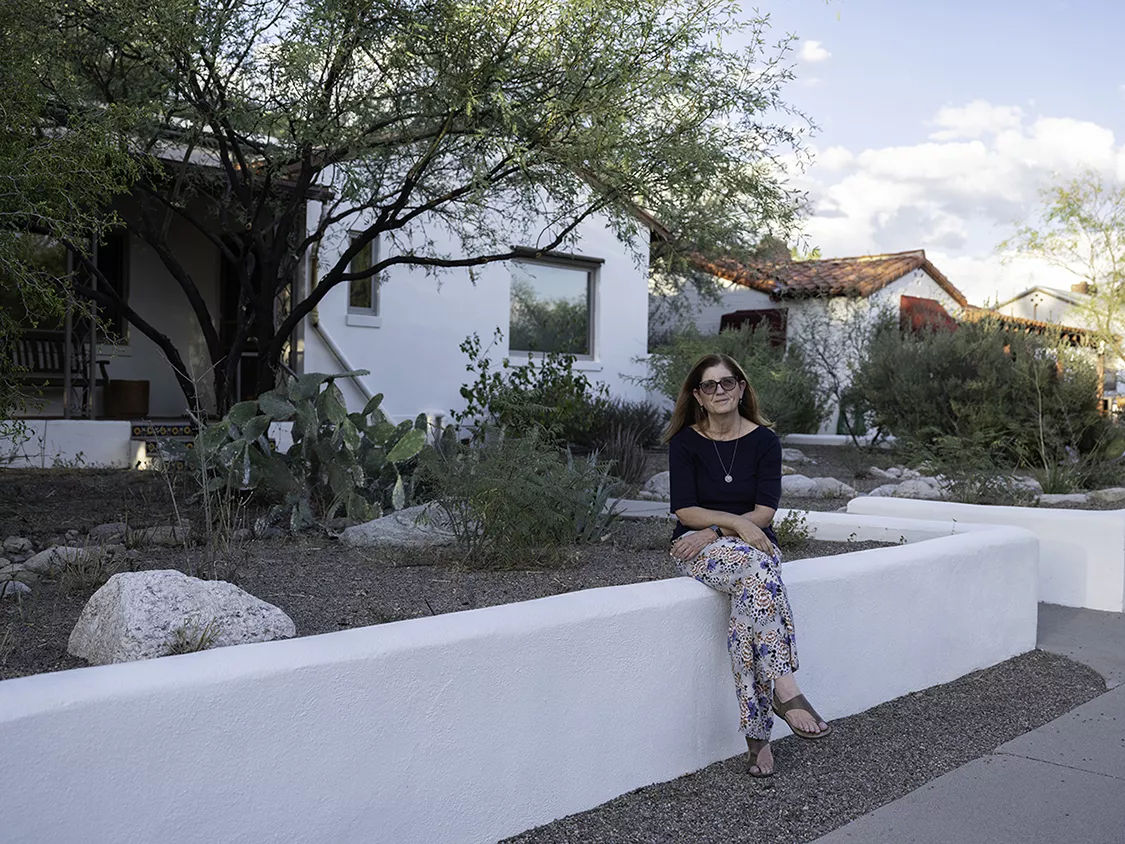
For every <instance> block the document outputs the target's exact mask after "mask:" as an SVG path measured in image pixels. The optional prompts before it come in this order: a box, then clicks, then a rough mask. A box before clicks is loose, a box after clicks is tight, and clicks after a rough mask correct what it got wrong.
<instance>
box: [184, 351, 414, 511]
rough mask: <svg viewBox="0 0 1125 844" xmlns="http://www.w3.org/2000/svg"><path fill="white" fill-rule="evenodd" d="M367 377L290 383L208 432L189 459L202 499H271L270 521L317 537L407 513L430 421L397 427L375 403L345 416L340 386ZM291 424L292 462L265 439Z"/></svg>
mask: <svg viewBox="0 0 1125 844" xmlns="http://www.w3.org/2000/svg"><path fill="white" fill-rule="evenodd" d="M366 374H367V373H366V372H357V373H343V374H340V375H323V374H320V373H315V372H314V373H306V374H304V375H300V376H298V377H296V378H294V377H290V378H288V379H287V380H286V382H285V383H284V384H283V385H282V386H280V387H278V388H277V389H275V390H270V391H269V392H267V393H263V394H262V395H261V396H259V397H258V398H257V399H256V400H254V401H244V402H239V403H238V404H236V405H235V406H234V407H232V408H231V409H230V412H229V413H228V414H227V415H226V416H225V417H223V419H222V420H220V421H219V422H217V423H215V424H213V425H210V426H208V427H207V428H205V429H203V430H202V431H201V432H200V434H199V437H198V438H197V441H196V447H195V449H193V454H191V457H190V459H191V460H193V461H195V462H196V465H198V466H200V467H202V468H203V471H202V473H201V475H200V477H201V480H202V483H203V487H204V492H207V493H209V492H216V491H219V490H222V489H240V490H255V491H262V492H266V493H269V494H270V495H272V496H274V497H276V498H279V499H280V500H281V501H282V503H281V504H279V505H276V507H277V509H276V510H275V512H274V513H273V516H272V518H273V519H274V520H277V519H280V518H282V517H283V518H285V519H286V520H287V521H288V524H289V527H290V529H291V530H294V531H298V530H304V529H307V528H311V527H314V526H315V525H317V524H318V522H320V521H327V520H328V519H331V518H333V517H334V516H335V515H336V514H337V513H339V512H340V511H341V510H343V511H344V512H345V513H346V514H347V516H348V518H350V519H353V520H355V521H366V520H368V519H372V518H377V517H379V516H381V515H382V514H383V511H384V509H385V508H392V509H396V510H397V509H401V508H402V507H405V506H406V505H407V503H408V502H409V500H410V498H411V491H412V477H411V476H412V473H413V467H414V465H415V464H416V460H415V458H416V457H417V455H418V454H419V453H420V452H421V451H422V449H423V447H424V446H425V442H426V429H427V420H426V417H425V416H424V415H421V416H419V417H418V418H417V419H415V420H414V421H412V422H411V421H406V422H402V423H401V424H399V425H394V424H392V423H391V422H390V421H389V420H388V419H387V417H386V414H384V413H383V412H382V410H380V409H379V405H380V403H381V402H382V399H383V396H382V394H379V395H377V396H375V397H374V398H372V399H371V401H369V402H368V403H367V406H366V407H364V409H363V410H362V411H360V412H357V413H348V409H347V405H346V404H345V402H344V396H343V394H342V393H341V392H340V388H339V387H338V386H337V385H336V381H337V380H338V379H340V378H345V377H350V376H351V375H366ZM288 419H292V420H293V445H292V447H291V448H290V449H289V451H288V452H287V453H284V454H283V453H281V452H279V451H277V450H275V449H274V447H273V444H272V443H271V442H270V441H269V439H268V438H267V433H268V431H269V427H270V425H271V423H273V422H279V421H284V420H288Z"/></svg>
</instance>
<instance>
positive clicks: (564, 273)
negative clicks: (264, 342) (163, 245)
mask: <svg viewBox="0 0 1125 844" xmlns="http://www.w3.org/2000/svg"><path fill="white" fill-rule="evenodd" d="M124 201H125V202H128V201H129V200H128V199H127V198H126V199H125V200H124ZM317 205H318V201H317V200H315V199H313V200H312V201H311V202H310V208H309V219H310V220H315V219H316V218H317V217H316V215H317V214H318V213H319V209H318V208H317ZM536 222H537V221H533V220H532V221H528V226H527V228H528V230H534V229H535V228H536V227H535V225H534V224H535V223H536ZM168 225H169V226H170V230H169V241H170V243H171V245H172V249H173V251H174V252H175V253H176V254H177V256H178V257H179V259H180V260H181V261H182V262H183V263H184V264H185V265H186V266H187V268H188V269H189V271H190V272H191V274H192V276H193V278H194V279H195V281H196V283H197V284H198V286H199V287H200V292H201V293H202V295H203V298H204V300H205V301H206V304H207V306H208V309H209V310H210V312H211V314H212V315H213V317H214V320H215V322H216V327H217V328H218V329H219V333H220V335H222V336H224V337H225V336H228V332H229V331H230V330H231V329H232V328H233V325H234V320H235V319H236V314H237V309H238V308H239V307H240V302H239V289H238V283H237V281H232V279H231V277H230V274H229V273H227V272H225V271H224V266H223V260H222V259H221V256H220V253H219V250H218V249H217V247H216V246H215V245H214V244H213V243H211V242H210V241H209V240H208V239H207V238H206V237H205V236H203V235H202V234H200V233H199V232H198V231H196V230H194V229H192V228H191V227H190V226H189V225H187V224H186V223H184V222H183V221H182V220H181V219H179V218H178V217H175V216H172V217H170V219H169V221H168ZM539 228H542V227H539ZM431 236H432V235H431ZM33 237H36V238H38V239H39V240H41V241H42V243H41V244H38V245H39V246H40V247H41V250H40V251H41V252H42V254H43V257H44V264H45V266H48V267H53V268H55V271H57V272H58V273H59V274H60V275H62V274H65V273H66V272H68V271H69V268H70V267H71V266H72V265H73V262H72V261H70V260H69V259H68V256H67V253H66V249H65V248H63V247H62V246H61V245H59V244H57V243H55V242H53V241H51V240H50V238H48V237H46V236H41V235H33ZM347 237H348V233H347V232H346V231H338V232H332V233H330V235H329V236H328V237H327V238H326V239H325V241H324V243H323V245H322V248H321V255H320V259H319V264H320V265H321V266H331V264H332V263H334V262H335V259H336V256H337V255H339V254H340V252H342V251H343V248H344V245H345V244H346V241H347ZM526 246H527V247H528V250H527V251H528V255H529V257H528V258H527V259H524V260H518V261H513V262H511V263H504V264H491V265H486V266H483V267H480V268H477V269H476V270H474V271H473V272H472V273H471V274H470V271H469V270H465V269H449V270H441V271H438V272H436V273H431V274H429V275H427V274H426V273H424V272H422V271H421V270H418V271H414V270H412V269H409V268H405V267H402V266H396V267H393V268H392V269H391V270H389V271H388V272H387V273H386V274H385V275H383V276H380V277H378V278H377V279H376V280H375V281H370V280H365V281H362V282H355V283H351V284H342V285H340V286H338V287H337V288H335V289H333V290H332V291H331V292H330V293H329V294H328V295H327V296H326V297H325V298H324V300H323V301H322V302H321V303H320V305H319V306H318V308H317V309H316V311H315V312H314V313H313V314H312V315H310V316H309V317H308V318H306V319H305V320H304V322H303V324H302V325H301V326H300V328H299V329H298V331H297V332H296V336H294V337H293V338H292V343H291V346H292V352H291V354H290V355H289V358H288V365H289V366H290V367H291V369H292V370H293V371H295V372H297V373H301V372H329V373H333V372H343V371H345V370H357V369H366V370H370V373H371V374H370V375H366V376H362V377H356V378H354V379H348V380H345V381H344V382H342V384H341V387H342V389H343V392H344V395H345V397H346V399H347V402H348V405H349V407H350V408H351V409H353V410H355V409H359V408H361V407H362V406H363V405H364V404H365V402H366V401H367V399H368V398H369V397H370V396H371V395H372V394H374V393H383V394H384V396H385V398H384V402H383V405H382V406H383V409H384V410H385V411H386V412H387V413H388V414H389V415H390V416H391V417H392V418H394V419H396V420H397V419H406V418H413V417H415V416H416V415H417V414H419V413H426V414H428V415H430V416H431V417H440V416H448V414H449V412H450V410H451V409H459V408H460V407H463V406H464V403H465V402H464V399H463V398H462V397H461V396H460V393H459V390H460V388H461V386H462V385H463V384H464V383H465V382H466V381H467V380H470V378H471V375H470V374H469V373H467V372H466V370H465V364H466V362H467V359H466V357H465V356H464V355H463V354H462V352H461V351H460V349H459V346H460V344H461V343H462V341H464V340H465V338H466V337H467V336H468V335H470V334H473V333H474V332H475V333H477V334H478V335H480V337H481V340H482V342H483V344H484V345H485V346H486V347H487V346H488V345H489V343H490V342H491V339H492V337H493V333H494V331H495V329H497V328H500V329H501V330H502V331H503V332H504V344H503V347H501V348H493V349H491V351H490V356H491V358H492V359H494V360H496V361H499V359H500V358H502V357H509V358H510V359H511V360H513V361H515V362H520V361H526V360H527V359H528V352H527V346H528V345H531V344H538V345H537V349H547V350H551V349H553V348H556V347H557V348H559V349H562V350H566V351H571V352H574V353H575V354H576V355H577V357H578V361H577V363H576V367H575V368H576V369H578V370H580V371H582V372H584V373H586V375H587V376H588V377H589V378H590V379H591V381H601V382H604V383H605V384H606V385H607V386H608V387H609V390H610V392H611V393H612V394H614V395H617V396H621V397H625V398H634V399H636V398H643V397H644V390H643V388H641V387H639V386H637V385H635V384H634V383H633V382H632V381H630V380H628V379H629V378H630V377H631V376H636V375H639V374H642V370H643V363H640V362H638V360H637V359H638V358H639V357H641V356H643V355H644V354H645V352H646V346H647V336H648V335H647V332H648V324H647V300H648V267H647V263H648V231H647V230H645V229H644V227H643V226H642V225H640V224H638V227H637V236H636V238H635V242H634V243H632V244H630V245H626V244H623V243H622V242H621V241H620V240H619V239H618V238H617V237H616V236H615V234H614V233H613V232H612V231H611V230H610V229H609V228H608V227H607V225H606V223H605V221H604V219H598V218H590V219H589V220H587V221H585V222H584V223H583V224H582V225H581V226H580V228H579V229H578V231H577V240H576V241H575V243H574V244H572V245H571V246H569V247H568V249H570V250H571V251H570V252H568V253H566V254H561V253H554V254H550V255H547V256H543V257H539V258H533V257H531V255H532V251H533V247H535V243H534V242H528V243H527V244H526ZM380 248H389V247H386V246H383V245H376V246H375V249H374V250H373V251H375V252H377V251H378V250H379V249H380ZM99 257H100V260H99V265H103V264H104V266H103V267H102V269H103V272H104V273H105V274H106V275H107V277H109V280H110V281H111V282H112V283H113V284H114V285H115V286H116V287H117V288H118V289H119V290H120V291H122V292H123V293H124V295H125V298H126V299H127V301H128V303H129V305H130V306H131V307H132V308H133V309H134V310H136V311H137V312H138V314H139V315H140V316H141V317H143V318H144V319H145V320H147V321H148V322H149V323H151V324H152V326H153V327H154V328H156V329H157V330H158V331H160V332H162V333H164V334H166V335H168V336H169V337H170V338H171V339H172V340H173V342H174V343H175V345H176V347H177V348H178V349H179V351H180V352H181V354H182V355H183V356H184V358H185V364H186V366H187V367H188V369H189V370H190V371H191V375H192V378H193V379H194V380H196V381H197V383H199V384H200V385H201V387H202V392H203V396H204V401H205V403H206V404H208V405H212V406H213V397H212V395H211V379H210V377H209V372H208V369H209V366H210V363H209V358H208V356H207V353H206V347H205V344H204V341H203V337H202V334H201V332H200V330H199V327H198V324H197V322H196V320H195V317H194V315H193V314H192V312H191V310H190V308H189V306H188V302H187V299H186V297H185V294H184V292H183V290H182V289H181V287H180V286H179V285H178V284H177V283H176V281H175V280H174V279H173V277H172V276H171V275H170V274H169V272H168V270H167V269H166V267H165V266H164V264H163V263H162V261H161V260H160V258H159V257H158V255H157V254H156V253H155V252H154V251H153V249H152V248H150V247H149V246H148V245H147V244H146V243H144V242H143V241H141V240H140V239H138V238H136V237H130V236H127V235H124V234H122V235H117V236H115V237H113V238H111V240H110V246H109V247H106V248H103V250H102V254H101V255H100V256H99ZM377 258H378V256H377V255H373V254H364V255H362V256H361V257H360V258H359V259H357V260H359V261H373V260H376V259H377ZM299 275H300V277H299V278H298V281H297V283H298V284H300V285H308V284H310V283H311V284H315V277H314V276H315V267H314V266H313V262H312V261H311V260H309V261H306V265H305V267H304V268H303V272H301V273H300V274H299ZM306 289H307V287H306ZM544 311H546V312H548V314H562V315H563V316H564V317H565V320H563V321H562V322H563V323H564V324H565V326H564V329H560V330H555V328H551V329H550V330H548V329H545V328H544V327H543V320H542V319H540V320H539V321H538V322H537V318H538V317H542V315H543V313H544ZM80 316H81V315H80V314H78V313H76V314H75V318H74V320H73V326H72V329H73V331H72V342H71V343H70V344H69V348H67V350H66V355H67V357H69V358H70V359H71V360H72V361H75V362H77V361H79V359H80V358H81V367H80V368H82V369H86V367H87V364H86V362H85V360H86V358H88V357H89V355H88V354H84V355H80V353H88V350H89V348H90V337H89V332H88V331H85V333H83V331H84V328H83V327H84V326H85V324H86V322H87V321H85V320H82V319H80V318H79V317H80ZM555 322H558V321H557V320H556V321H555ZM552 325H554V322H552ZM40 328H43V326H40ZM46 328H47V329H48V331H47V332H44V333H46V334H48V335H52V336H55V337H57V338H58V340H57V342H56V343H55V345H54V346H53V347H52V351H51V355H52V356H53V363H50V364H44V365H43V366H41V367H37V369H44V370H45V371H43V372H38V373H37V374H38V375H39V376H46V377H47V378H48V379H49V381H50V384H49V386H47V387H46V388H44V389H43V392H42V397H43V399H44V403H43V405H42V406H41V407H39V408H38V409H36V410H35V411H34V412H33V413H31V414H29V416H28V418H34V417H60V416H69V417H90V418H104V417H106V416H107V415H113V416H115V417H117V418H128V419H130V420H133V421H140V420H141V419H142V418H143V419H150V420H158V421H163V422H174V421H178V420H183V419H184V418H185V414H186V412H187V408H186V407H185V400H184V396H183V394H182V392H181V390H180V388H179V387H178V385H177V383H176V380H175V378H174V377H173V375H172V372H171V369H170V366H169V364H168V362H167V361H166V360H165V359H164V357H163V355H162V354H161V352H160V351H159V348H158V347H157V346H156V345H155V344H154V343H153V342H151V341H150V340H149V339H148V338H147V337H145V336H144V335H143V334H141V332H139V331H138V330H136V328H134V327H132V326H130V325H128V324H127V323H125V322H124V321H118V322H117V323H116V324H115V325H114V326H113V335H114V336H112V337H98V338H96V341H95V345H96V348H95V352H96V354H95V356H94V357H95V358H96V360H95V364H97V363H98V362H101V363H102V364H103V365H104V370H105V374H107V375H108V378H109V381H110V384H111V387H112V388H113V390H114V391H115V393H114V395H115V396H116V397H117V398H115V399H114V401H111V402H110V403H109V404H110V405H114V406H110V407H108V408H107V402H106V398H107V392H108V391H107V388H106V387H105V386H104V385H103V384H102V378H101V373H100V372H98V373H96V374H97V379H96V380H97V383H96V384H95V387H94V389H93V390H88V389H85V388H84V389H82V390H72V391H71V393H70V394H69V395H68V396H64V390H63V389H62V387H63V382H64V377H63V371H64V369H65V368H66V367H65V366H64V365H63V364H62V358H63V351H62V350H63V347H64V345H66V344H64V343H63V342H62V338H63V337H64V331H63V328H64V327H63V326H62V325H61V324H60V325H58V326H47V327H46ZM545 331H546V332H547V333H544V332H545ZM537 332H538V333H537ZM552 332H553V333H552ZM224 342H225V341H224ZM25 345H26V344H25ZM26 348H28V349H30V346H29V345H26ZM246 357H247V372H250V371H252V368H251V367H252V364H253V360H252V359H251V358H252V353H248V354H247V356H246ZM51 367H53V368H54V370H57V371H54V372H48V371H46V370H49V369H50V368H51ZM76 368H79V367H78V364H77V363H73V364H72V366H71V369H72V370H74V369H76ZM72 374H73V373H72ZM74 380H75V381H76V382H77V381H79V380H81V379H78V378H77V376H75V379H74ZM128 384H132V385H135V386H139V385H143V386H144V389H143V391H142V392H134V393H133V394H132V395H131V396H127V398H132V399H133V400H134V402H133V404H132V406H131V407H130V406H129V402H128V401H126V402H125V403H121V402H120V401H119V399H120V395H121V391H120V388H121V387H122V385H128ZM237 392H238V395H239V396H240V397H245V396H246V394H247V392H248V388H246V387H243V386H242V385H241V384H240V385H239V386H238V388H237ZM83 394H85V395H87V396H88V395H91V394H92V396H93V399H94V401H93V405H92V407H83V406H82V404H83ZM143 394H147V403H146V402H141V403H140V404H137V403H136V400H137V399H138V398H141V397H143ZM64 399H65V401H64ZM115 402H116V404H115ZM145 404H147V408H145V407H144V405H145ZM205 409H210V408H205ZM107 410H108V411H109V413H107Z"/></svg>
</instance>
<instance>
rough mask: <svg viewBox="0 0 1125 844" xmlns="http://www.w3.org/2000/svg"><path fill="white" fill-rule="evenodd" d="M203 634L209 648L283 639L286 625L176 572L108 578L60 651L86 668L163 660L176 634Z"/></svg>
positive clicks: (244, 599)
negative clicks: (64, 649) (207, 637)
mask: <svg viewBox="0 0 1125 844" xmlns="http://www.w3.org/2000/svg"><path fill="white" fill-rule="evenodd" d="M205 630H206V631H208V632H209V634H210V635H212V636H213V640H212V642H211V644H210V647H212V648H221V647H226V646H227V645H241V644H246V643H248V642H268V641H271V640H274V639H288V638H290V637H292V636H295V635H296V634H297V628H296V625H294V624H293V620H292V619H291V618H290V617H289V616H288V615H286V614H285V613H284V612H282V610H280V609H278V608H277V607H275V606H274V605H273V604H268V603H266V602H265V601H262V600H259V599H258V598H255V597H254V596H253V595H251V594H250V593H248V592H245V591H243V590H242V589H239V588H238V587H237V586H235V585H234V584H233V583H226V582H223V581H220V580H199V579H198V578H194V577H188V576H187V575H186V574H183V573H182V572H178V571H175V570H162V571H142V572H126V573H122V574H115V575H114V576H113V577H111V578H110V579H109V580H108V581H107V582H106V584H105V585H104V586H102V588H101V589H99V590H98V591H97V592H95V593H94V594H93V596H92V597H91V598H90V600H89V601H88V602H87V603H86V606H85V607H84V608H83V610H82V614H81V616H79V618H78V623H77V624H76V625H75V627H74V630H73V631H72V632H71V634H70V642H69V644H68V646H67V651H68V652H69V653H70V654H71V655H73V656H77V657H80V658H82V659H84V660H86V661H87V662H89V663H90V664H91V665H106V664H109V663H114V662H130V661H132V660H137V659H151V658H152V657H158V656H165V655H167V654H168V653H169V649H170V647H171V645H172V644H173V642H174V641H175V639H176V637H177V633H178V631H186V632H187V634H188V635H189V636H199V635H200V633H201V632H203V631H205Z"/></svg>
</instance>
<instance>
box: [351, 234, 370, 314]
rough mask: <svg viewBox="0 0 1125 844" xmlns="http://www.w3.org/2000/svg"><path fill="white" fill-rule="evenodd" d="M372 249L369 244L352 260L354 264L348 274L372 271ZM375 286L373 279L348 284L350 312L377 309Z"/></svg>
mask: <svg viewBox="0 0 1125 844" xmlns="http://www.w3.org/2000/svg"><path fill="white" fill-rule="evenodd" d="M372 251H373V250H372V248H371V244H370V243H368V244H367V245H366V246H364V247H363V250H362V251H361V252H360V253H359V254H358V255H356V256H355V257H354V258H352V262H351V263H350V264H349V265H348V272H352V273H361V272H363V271H364V270H369V269H371V265H372V263H373V260H372ZM373 287H374V284H373V282H372V279H370V278H364V279H359V280H353V281H349V282H348V308H349V309H350V310H363V311H372V310H374V309H375V301H374V298H375V297H374V291H373Z"/></svg>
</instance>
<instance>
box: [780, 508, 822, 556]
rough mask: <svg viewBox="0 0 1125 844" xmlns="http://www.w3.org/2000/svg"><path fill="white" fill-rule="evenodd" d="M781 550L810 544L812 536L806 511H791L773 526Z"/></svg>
mask: <svg viewBox="0 0 1125 844" xmlns="http://www.w3.org/2000/svg"><path fill="white" fill-rule="evenodd" d="M773 532H774V535H775V536H776V537H777V546H778V547H779V548H793V547H794V546H797V545H803V544H804V543H806V542H808V541H809V539H810V537H811V536H812V531H811V530H810V529H809V520H808V513H806V512H805V511H804V510H790V511H789V512H788V513H786V514H785V518H783V519H781V521H778V522H775V523H774V525H773Z"/></svg>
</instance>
